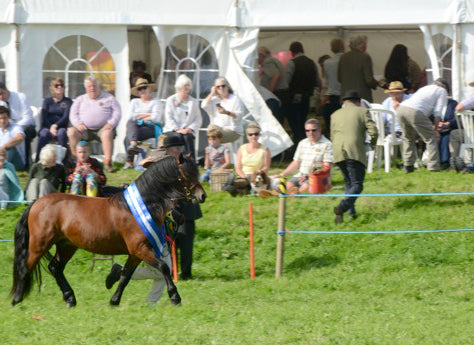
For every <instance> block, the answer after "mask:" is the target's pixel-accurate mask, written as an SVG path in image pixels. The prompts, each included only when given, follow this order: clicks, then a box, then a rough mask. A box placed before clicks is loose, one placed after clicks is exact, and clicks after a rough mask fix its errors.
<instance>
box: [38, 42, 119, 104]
mask: <svg viewBox="0 0 474 345" xmlns="http://www.w3.org/2000/svg"><path fill="white" fill-rule="evenodd" d="M115 73H116V71H115V64H114V60H113V58H112V56H111V54H110V53H109V51H108V50H107V48H105V47H104V45H102V44H101V43H100V42H99V41H97V40H95V39H93V38H91V37H88V36H83V35H73V36H67V37H64V38H62V39H60V40H59V41H57V42H56V43H55V44H53V46H52V47H51V48H50V49H49V51H48V53H47V54H46V56H45V58H44V63H43V97H49V96H50V91H49V85H50V81H51V79H53V78H55V77H60V78H63V79H64V82H65V87H66V90H65V94H66V96H68V97H70V98H72V99H75V98H76V97H77V96H79V95H81V94H83V93H85V89H84V78H86V77H87V76H89V75H94V76H96V77H97V78H98V79H99V80H100V82H101V84H102V86H103V89H104V90H105V91H106V92H109V93H111V94H115Z"/></svg>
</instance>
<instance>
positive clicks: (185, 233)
mask: <svg viewBox="0 0 474 345" xmlns="http://www.w3.org/2000/svg"><path fill="white" fill-rule="evenodd" d="M195 232H196V224H195V221H194V220H186V221H185V222H184V223H183V224H181V225H180V226H179V227H178V233H177V235H176V248H177V249H179V255H180V257H179V258H180V264H181V279H186V278H191V277H192V271H191V266H192V264H193V245H194V234H195Z"/></svg>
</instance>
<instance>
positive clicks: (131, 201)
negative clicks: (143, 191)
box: [123, 182, 166, 259]
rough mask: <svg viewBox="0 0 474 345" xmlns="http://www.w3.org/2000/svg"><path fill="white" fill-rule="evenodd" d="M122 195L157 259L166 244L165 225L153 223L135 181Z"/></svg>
mask: <svg viewBox="0 0 474 345" xmlns="http://www.w3.org/2000/svg"><path fill="white" fill-rule="evenodd" d="M123 195H124V196H125V200H126V201H127V204H128V207H130V210H131V211H132V214H133V217H134V218H135V220H136V221H137V223H138V225H139V226H140V229H142V231H143V233H144V234H145V236H146V238H147V239H148V241H149V242H150V243H151V245H152V247H153V250H154V251H155V253H156V256H157V257H158V259H159V258H161V253H162V252H163V247H164V246H165V244H166V232H165V226H164V225H163V226H162V227H161V228H159V227H158V225H157V224H156V223H155V221H154V220H153V218H152V217H151V214H150V212H149V211H148V208H147V207H146V205H145V203H144V202H143V199H142V196H141V195H140V192H139V191H138V188H137V186H136V184H135V182H134V183H132V184H131V185H130V186H129V187H128V188H127V189H125V191H124V193H123Z"/></svg>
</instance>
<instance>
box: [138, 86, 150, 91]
mask: <svg viewBox="0 0 474 345" xmlns="http://www.w3.org/2000/svg"><path fill="white" fill-rule="evenodd" d="M147 88H148V86H140V87H137V91H143V90H146V89H147Z"/></svg>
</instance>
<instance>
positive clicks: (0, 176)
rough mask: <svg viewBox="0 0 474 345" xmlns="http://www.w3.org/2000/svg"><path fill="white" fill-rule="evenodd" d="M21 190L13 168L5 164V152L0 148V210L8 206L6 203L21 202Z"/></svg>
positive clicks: (11, 165) (9, 164)
mask: <svg viewBox="0 0 474 345" xmlns="http://www.w3.org/2000/svg"><path fill="white" fill-rule="evenodd" d="M23 200H24V199H23V190H22V189H21V186H20V181H19V180H18V176H17V175H16V170H15V167H14V166H13V164H12V163H10V162H7V151H6V150H5V149H3V148H0V208H1V209H2V210H3V209H5V208H6V207H7V206H8V203H7V202H6V201H19V202H21V201H23Z"/></svg>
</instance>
